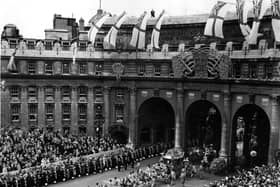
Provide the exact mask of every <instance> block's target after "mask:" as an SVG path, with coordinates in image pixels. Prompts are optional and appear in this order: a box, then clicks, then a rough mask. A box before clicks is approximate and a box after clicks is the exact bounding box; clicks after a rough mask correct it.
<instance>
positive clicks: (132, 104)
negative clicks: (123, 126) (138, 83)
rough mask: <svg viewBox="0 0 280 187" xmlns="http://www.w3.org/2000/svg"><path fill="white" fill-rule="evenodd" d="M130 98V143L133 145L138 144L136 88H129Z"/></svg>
mask: <svg viewBox="0 0 280 187" xmlns="http://www.w3.org/2000/svg"><path fill="white" fill-rule="evenodd" d="M129 91H130V92H129V93H130V100H129V123H128V124H129V127H128V128H129V134H128V144H130V145H131V147H135V145H136V120H137V119H136V88H132V89H130V90H129Z"/></svg>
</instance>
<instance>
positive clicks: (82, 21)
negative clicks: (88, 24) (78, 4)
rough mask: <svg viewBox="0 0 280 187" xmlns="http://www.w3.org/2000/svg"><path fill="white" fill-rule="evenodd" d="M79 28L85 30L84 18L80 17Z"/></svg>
mask: <svg viewBox="0 0 280 187" xmlns="http://www.w3.org/2000/svg"><path fill="white" fill-rule="evenodd" d="M79 29H80V31H84V30H85V20H84V19H83V18H80V20H79Z"/></svg>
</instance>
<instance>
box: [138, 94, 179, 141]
mask: <svg viewBox="0 0 280 187" xmlns="http://www.w3.org/2000/svg"><path fill="white" fill-rule="evenodd" d="M174 126H175V115H174V111H173V108H172V106H171V105H170V104H169V103H168V102H167V101H166V100H164V99H162V98H158V97H155V98H150V99H148V100H146V101H145V102H144V103H142V104H141V106H140V108H139V110H138V133H139V134H138V142H139V144H140V145H143V144H153V143H157V142H172V141H173V140H174Z"/></svg>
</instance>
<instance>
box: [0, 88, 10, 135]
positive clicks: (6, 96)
mask: <svg viewBox="0 0 280 187" xmlns="http://www.w3.org/2000/svg"><path fill="white" fill-rule="evenodd" d="M0 92H1V94H0V96H1V110H0V114H1V121H0V129H1V128H7V127H9V124H10V122H11V117H10V116H11V112H12V111H11V105H10V92H9V87H5V85H3V86H1V88H0ZM7 109H10V110H7Z"/></svg>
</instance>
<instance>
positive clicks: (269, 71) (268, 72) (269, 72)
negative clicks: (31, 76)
mask: <svg viewBox="0 0 280 187" xmlns="http://www.w3.org/2000/svg"><path fill="white" fill-rule="evenodd" d="M272 77H273V66H272V64H271V63H265V64H264V78H265V79H271V78H272Z"/></svg>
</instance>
